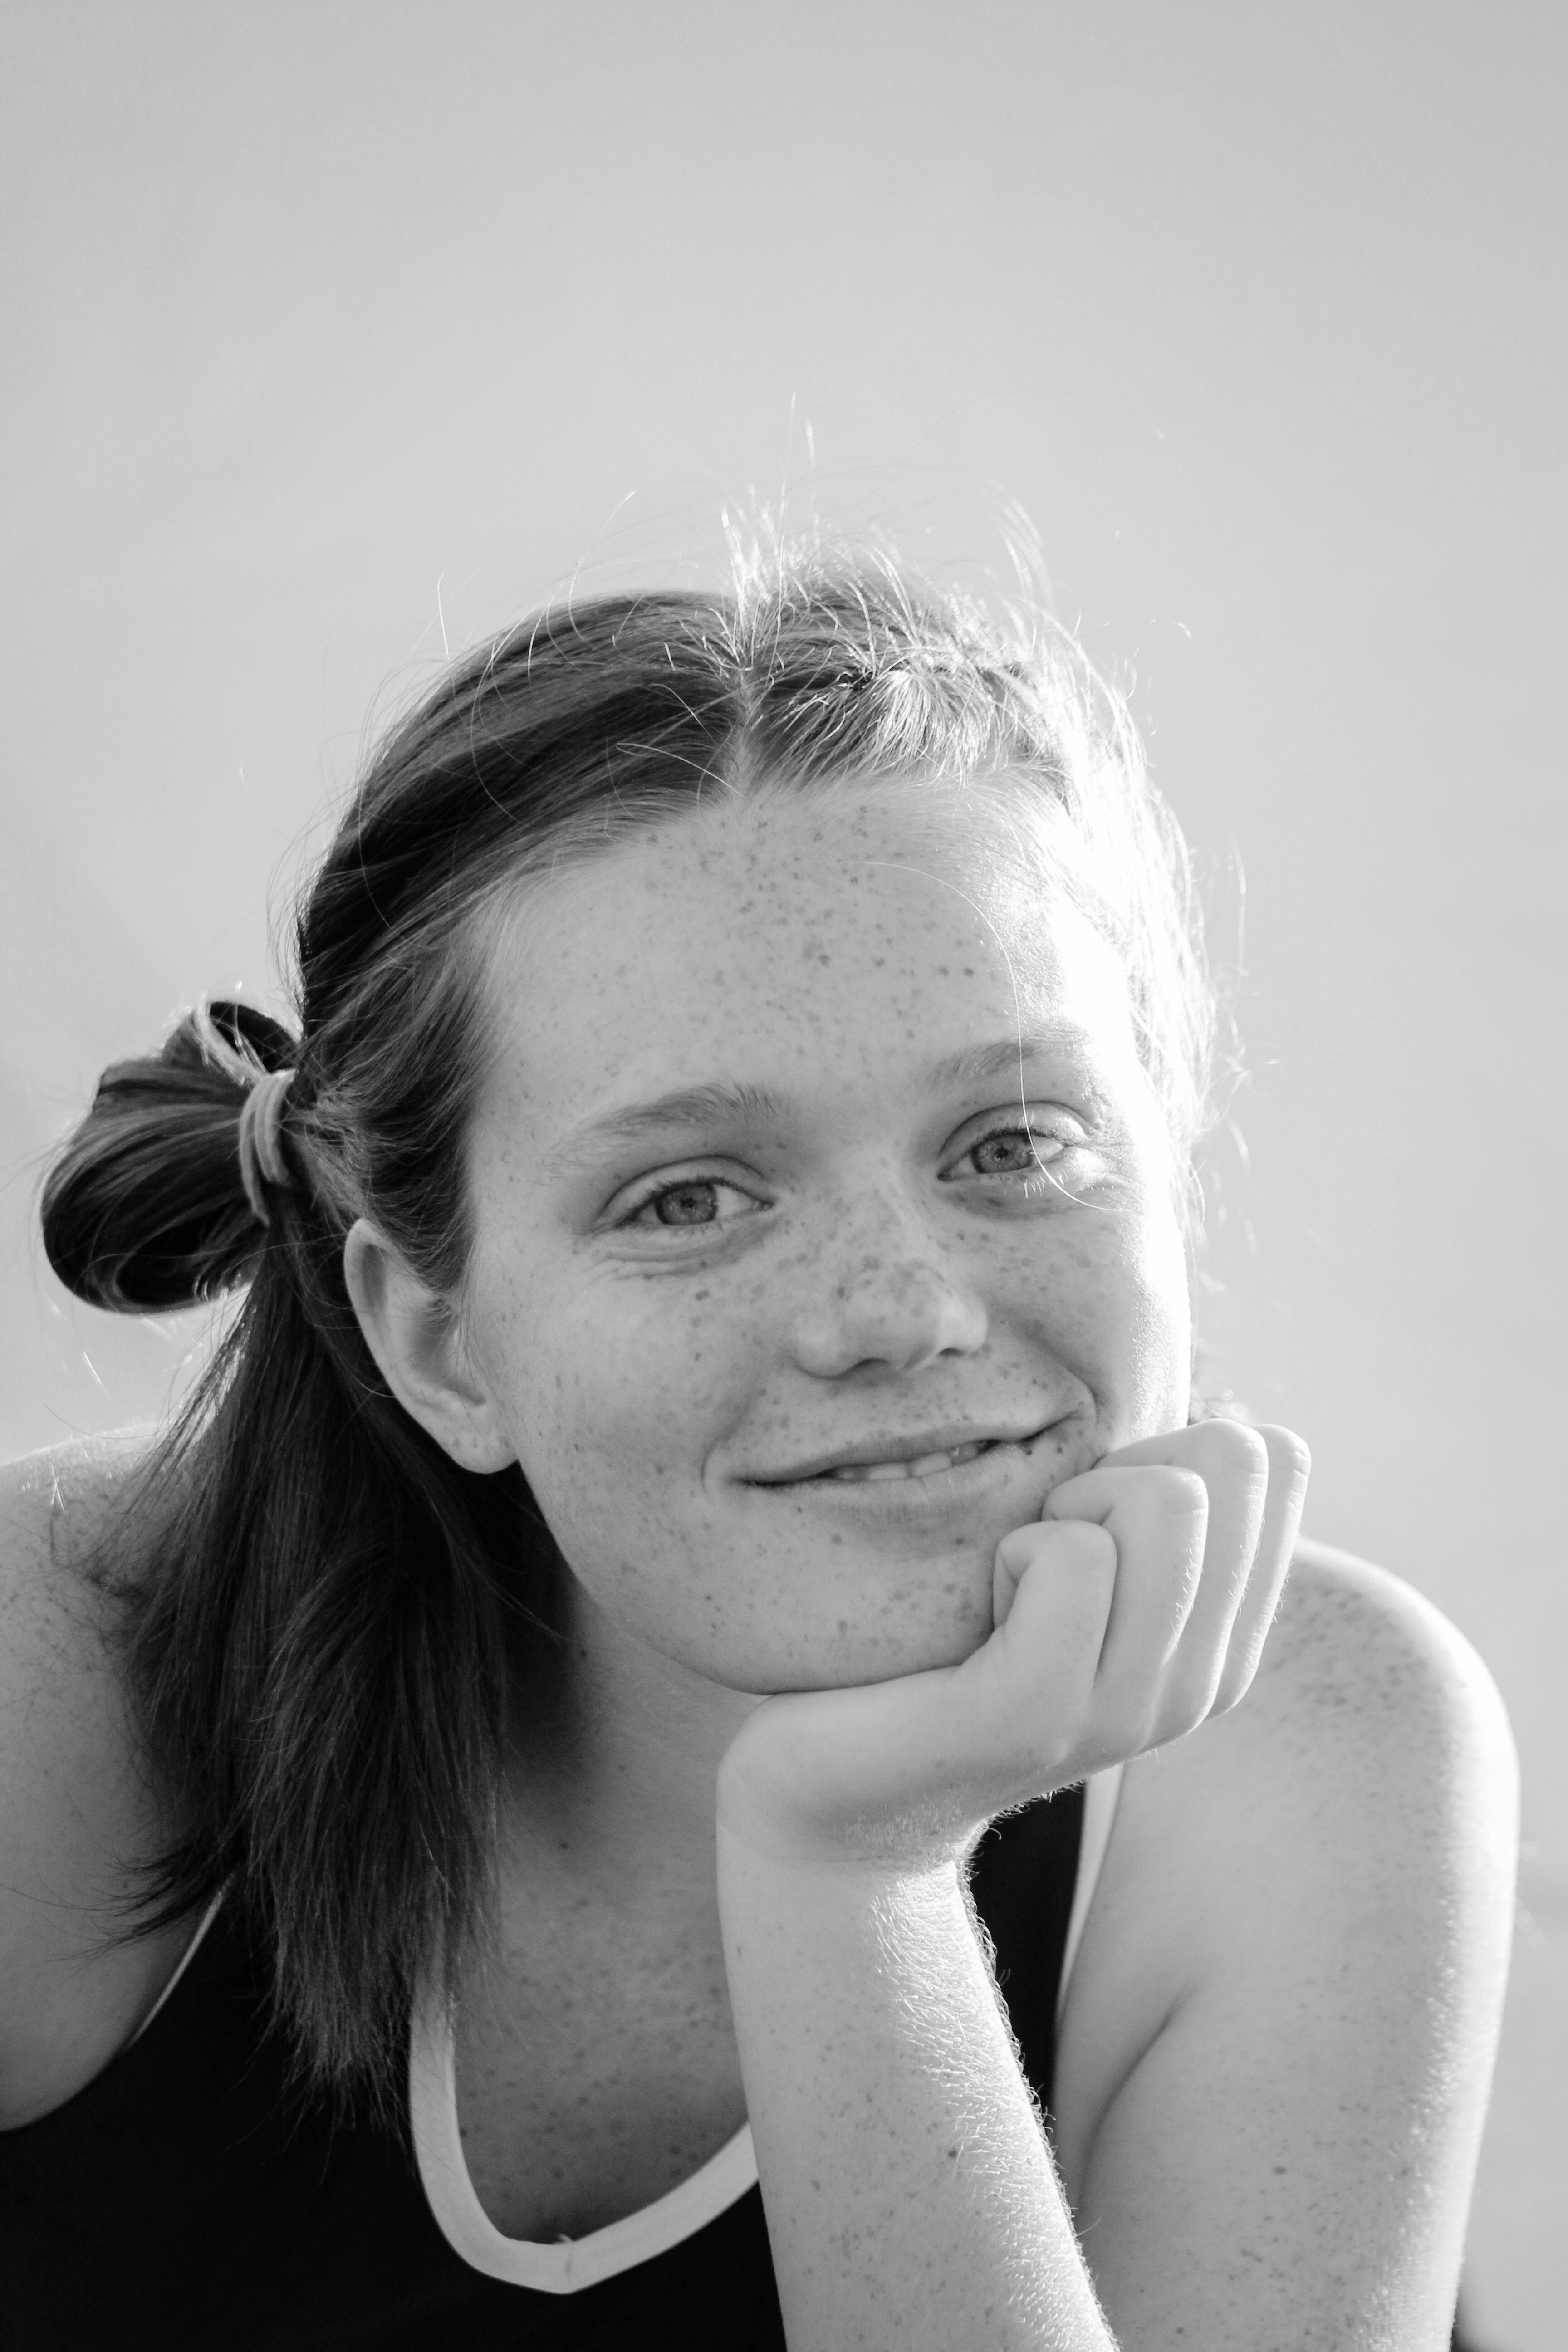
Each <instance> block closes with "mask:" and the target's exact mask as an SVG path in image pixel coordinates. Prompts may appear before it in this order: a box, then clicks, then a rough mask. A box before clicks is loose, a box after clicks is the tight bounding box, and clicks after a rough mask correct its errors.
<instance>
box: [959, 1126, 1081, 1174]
mask: <svg viewBox="0 0 1568 2352" xmlns="http://www.w3.org/2000/svg"><path fill="white" fill-rule="evenodd" d="M1066 1149H1067V1147H1066V1145H1065V1144H1064V1143H1063V1141H1062V1139H1061V1138H1060V1136H1059V1135H1037V1134H1036V1133H1035V1132H1034V1130H1033V1129H1032V1128H1027V1127H1010V1128H1007V1129H1004V1131H1003V1132H1002V1133H1001V1134H1000V1135H987V1136H985V1137H984V1139H982V1141H980V1142H979V1143H973V1144H971V1145H970V1147H969V1150H968V1151H967V1152H966V1153H965V1154H964V1157H965V1159H966V1160H971V1161H973V1167H974V1172H975V1174H976V1175H977V1176H1023V1175H1027V1173H1028V1171H1029V1170H1030V1169H1031V1168H1037V1167H1038V1166H1039V1165H1040V1162H1041V1161H1042V1160H1054V1159H1057V1158H1059V1156H1060V1154H1061V1153H1062V1152H1063V1151H1064V1150H1066Z"/></svg>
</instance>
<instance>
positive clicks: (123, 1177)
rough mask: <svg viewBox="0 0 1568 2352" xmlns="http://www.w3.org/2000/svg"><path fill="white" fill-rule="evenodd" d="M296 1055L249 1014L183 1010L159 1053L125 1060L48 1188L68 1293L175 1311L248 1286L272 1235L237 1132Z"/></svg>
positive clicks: (51, 1255) (102, 1302) (104, 1082)
mask: <svg viewBox="0 0 1568 2352" xmlns="http://www.w3.org/2000/svg"><path fill="white" fill-rule="evenodd" d="M296 1051H297V1047H296V1045H295V1041H294V1040H293V1039H292V1038H291V1037H290V1036H289V1033H288V1031H287V1030H286V1029H284V1028H282V1027H280V1025H279V1024H278V1023H277V1022H276V1021H273V1020H270V1019H268V1015H267V1014H266V1013H258V1012H257V1011H256V1010H255V1009H254V1007H252V1006H250V1005H248V1004H236V1003H226V1002H223V1001H221V1000H220V1001H218V1002H216V1003H208V1004H205V1005H201V1006H198V1007H197V1009H196V1010H195V1012H194V1013H186V1014H185V1016H184V1019H183V1020H182V1021H181V1022H180V1023H179V1024H178V1025H177V1026H176V1027H175V1028H174V1030H173V1031H172V1032H171V1034H170V1035H169V1036H168V1038H167V1039H166V1040H165V1042H164V1045H163V1050H162V1052H160V1053H158V1054H156V1055H144V1056H142V1058H141V1059H140V1060H137V1061H131V1062H116V1063H115V1064H114V1065H113V1066H112V1067H110V1069H107V1070H105V1072H104V1074H103V1076H102V1077H101V1079H100V1081H99V1087H98V1092H97V1095H96V1096H95V1097H94V1098H93V1105H92V1108H91V1110H90V1111H89V1113H88V1115H87V1117H86V1118H85V1119H83V1121H82V1123H81V1125H80V1126H79V1128H78V1129H77V1130H76V1132H75V1134H74V1135H73V1136H72V1137H71V1138H70V1140H69V1141H68V1144H67V1145H66V1147H65V1149H64V1150H63V1151H62V1152H61V1154H60V1156H59V1158H58V1160H56V1162H55V1164H54V1166H53V1168H52V1169H51V1170H50V1171H49V1174H48V1177H47V1181H46V1182H45V1185H44V1192H43V1227H44V1247H45V1249H46V1250H47V1253H48V1259H49V1264H50V1265H52V1266H53V1267H54V1270H55V1272H56V1273H57V1274H58V1276H59V1278H60V1280H61V1281H62V1282H63V1283H64V1284H65V1286H66V1287H67V1289H68V1290H72V1291H74V1292H75V1293H76V1295H77V1297H79V1298H85V1299H86V1300H87V1301H88V1303H89V1305H90V1306H93V1307H110V1308H111V1309H113V1310H115V1311H117V1312H119V1313H121V1314H132V1315H144V1314H151V1313H156V1312H168V1311H169V1310H170V1309H172V1308H174V1307H189V1306H192V1305H194V1304H196V1303H197V1302H199V1301H203V1300H206V1299H211V1298H216V1297H218V1295H219V1294H220V1293H221V1292H223V1291H226V1290H229V1289H231V1288H232V1287H233V1286H234V1285H235V1284H236V1283H238V1282H243V1281H244V1280H245V1279H246V1278H247V1276H248V1275H249V1273H250V1272H251V1270H252V1268H253V1267H254V1265H255V1262H256V1257H257V1253H258V1250H259V1248H260V1247H261V1245H262V1243H263V1242H264V1240H265V1238H266V1224H265V1222H264V1217H263V1215H262V1214H261V1213H258V1199H257V1198H256V1197H254V1196H253V1193H252V1191H251V1188H250V1187H248V1186H247V1182H246V1170H245V1163H244V1162H243V1160H242V1158H241V1153H240V1132H241V1127H242V1123H243V1121H244V1118H245V1113H246V1107H247V1101H248V1100H249V1099H250V1097H251V1095H252V1090H253V1089H254V1088H255V1087H256V1086H257V1085H258V1082H259V1081H261V1080H263V1079H265V1078H267V1077H268V1075H269V1074H270V1073H273V1072H278V1071H281V1070H284V1069H286V1068H287V1067H289V1065H291V1063H292V1062H293V1059H294V1055H295V1053H296Z"/></svg>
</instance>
